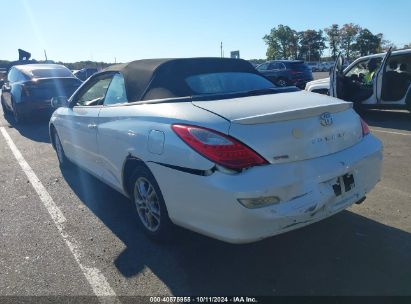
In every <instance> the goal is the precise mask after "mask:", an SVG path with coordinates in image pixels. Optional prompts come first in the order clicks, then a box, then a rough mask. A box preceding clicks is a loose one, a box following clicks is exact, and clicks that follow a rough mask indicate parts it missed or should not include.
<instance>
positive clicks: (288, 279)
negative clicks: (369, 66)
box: [0, 110, 411, 297]
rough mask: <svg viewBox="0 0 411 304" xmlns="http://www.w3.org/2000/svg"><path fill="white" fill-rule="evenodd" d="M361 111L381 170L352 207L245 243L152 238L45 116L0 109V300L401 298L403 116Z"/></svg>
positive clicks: (406, 193)
mask: <svg viewBox="0 0 411 304" xmlns="http://www.w3.org/2000/svg"><path fill="white" fill-rule="evenodd" d="M363 116H364V118H365V120H366V121H367V122H368V123H369V124H370V127H371V129H372V131H373V133H374V134H375V135H376V136H378V137H379V138H380V139H381V140H382V142H383V143H384V166H383V167H384V169H383V177H382V181H381V182H380V183H379V184H378V185H377V187H376V188H375V189H374V190H373V191H372V192H371V193H370V194H369V195H368V198H367V200H366V201H365V202H364V203H363V204H362V205H359V206H357V205H356V206H353V207H351V208H349V209H348V210H347V211H343V212H341V213H339V214H337V215H335V216H333V217H331V218H329V219H326V220H324V221H322V222H319V223H316V224H313V225H310V226H308V227H305V228H303V229H300V230H296V231H293V232H289V233H286V234H283V235H279V236H276V237H273V238H270V239H267V240H264V241H261V242H258V243H254V244H248V245H230V244H225V243H222V242H219V241H216V240H213V239H209V238H207V237H204V236H201V235H198V234H196V233H192V232H188V231H185V230H181V231H179V232H178V234H177V237H176V239H175V240H174V241H173V242H171V243H168V244H160V243H155V242H152V241H150V240H149V239H147V238H146V237H145V235H144V234H143V233H142V232H141V231H140V229H139V227H138V225H137V222H136V221H137V214H136V212H135V210H134V208H133V205H132V204H131V203H130V202H129V201H128V200H127V199H126V198H124V197H123V196H122V195H120V194H118V193H117V192H116V191H115V190H112V189H111V188H110V187H108V186H106V185H104V184H103V183H101V182H100V181H98V180H97V179H95V178H94V177H92V176H90V175H89V174H87V173H86V172H84V171H83V170H81V169H78V168H71V169H68V170H67V169H65V170H62V169H61V168H60V167H59V165H58V161H57V158H56V156H55V152H54V150H53V148H52V146H51V144H50V140H49V137H48V122H47V121H46V120H43V121H42V120H39V121H34V122H29V123H27V124H24V125H21V126H17V125H15V124H14V122H13V120H12V118H9V119H6V118H4V117H3V113H2V112H1V110H0V128H3V129H2V130H3V131H2V134H0V172H1V173H0V273H1V275H0V296H5V295H18V296H21V295H30V296H34V295H35V296H38V295H43V296H47V295H60V296H95V295H96V294H97V295H101V294H105V292H108V294H110V295H112V296H116V297H121V296H126V295H147V296H153V295H222V294H224V295H236V296H237V295H411V254H410V253H411V234H410V233H411V189H410V184H411V162H410V151H411V115H410V114H409V113H408V112H405V111H397V112H395V111H368V112H366V113H364V114H363ZM5 133H6V134H7V135H8V136H9V141H10V140H11V141H12V143H13V144H14V145H15V148H16V149H17V150H18V151H19V152H20V153H21V156H22V159H23V160H24V161H25V162H26V164H27V165H28V166H29V167H27V166H25V165H24V164H23V166H22V159H19V158H17V159H16V157H15V153H16V152H15V151H14V152H13V151H12V150H11V148H10V145H9V142H7V136H6V137H5V136H4V134H5ZM29 169H30V170H32V171H30V170H29ZM27 170H29V171H27ZM27 172H32V173H33V174H34V177H33V174H31V173H30V174H31V175H30V174H28V173H27ZM29 177H30V178H31V179H30V178H29ZM36 178H38V181H37V180H36ZM40 185H41V186H42V187H43V188H41V187H40ZM39 187H40V188H39ZM39 189H40V190H39ZM42 189H43V190H42ZM42 191H43V192H42ZM44 191H45V192H44ZM45 193H47V195H49V196H47V195H46V194H45ZM53 212H54V213H53ZM55 212H57V213H55ZM58 212H60V213H58ZM56 214H57V215H58V214H61V216H64V221H61V222H60V220H59V217H58V216H57V215H56ZM56 216H57V217H56ZM102 280H103V281H104V282H103V281H102ZM99 282H100V283H101V282H103V283H104V284H107V286H108V287H107V289H104V290H102V289H99V284H100V283H99ZM103 283H101V284H102V285H104V284H103ZM96 285H97V287H96ZM100 287H101V286H100ZM107 290H109V291H107ZM110 292H112V293H110Z"/></svg>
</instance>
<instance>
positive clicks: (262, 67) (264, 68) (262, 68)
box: [257, 63, 268, 71]
mask: <svg viewBox="0 0 411 304" xmlns="http://www.w3.org/2000/svg"><path fill="white" fill-rule="evenodd" d="M267 68H268V63H263V64H262V65H260V66H259V67H258V68H257V69H258V70H259V71H266V70H267Z"/></svg>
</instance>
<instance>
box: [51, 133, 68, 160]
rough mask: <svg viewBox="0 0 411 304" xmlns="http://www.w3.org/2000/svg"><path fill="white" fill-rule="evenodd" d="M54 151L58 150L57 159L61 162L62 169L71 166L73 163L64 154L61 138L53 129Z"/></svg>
mask: <svg viewBox="0 0 411 304" xmlns="http://www.w3.org/2000/svg"><path fill="white" fill-rule="evenodd" d="M52 136H53V139H52V140H53V143H54V149H55V150H56V154H57V159H58V161H59V164H60V167H61V168H67V167H69V166H70V165H71V162H70V161H69V160H68V158H67V156H66V154H65V153H64V149H63V146H62V145H61V141H60V137H59V136H58V134H57V131H56V130H55V129H53V131H52Z"/></svg>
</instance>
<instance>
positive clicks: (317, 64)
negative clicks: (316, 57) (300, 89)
mask: <svg viewBox="0 0 411 304" xmlns="http://www.w3.org/2000/svg"><path fill="white" fill-rule="evenodd" d="M306 64H307V65H308V66H309V67H310V68H311V71H312V72H319V71H320V70H321V63H320V62H307V63H306Z"/></svg>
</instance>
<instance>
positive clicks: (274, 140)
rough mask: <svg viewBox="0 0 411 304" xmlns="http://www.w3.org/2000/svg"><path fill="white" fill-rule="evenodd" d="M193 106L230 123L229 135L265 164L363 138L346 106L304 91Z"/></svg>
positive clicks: (308, 155) (296, 158)
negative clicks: (255, 153) (250, 150)
mask: <svg viewBox="0 0 411 304" xmlns="http://www.w3.org/2000/svg"><path fill="white" fill-rule="evenodd" d="M193 104H194V105H195V106H197V107H200V108H203V109H205V110H207V111H210V112H212V113H215V114H217V115H219V116H221V117H224V118H225V119H227V120H229V121H230V122H231V125H230V130H229V135H231V136H233V137H235V138H236V139H238V140H240V141H242V142H243V143H245V144H246V145H248V146H249V147H250V148H252V149H254V150H255V151H256V152H258V153H259V154H260V155H261V156H263V157H264V158H265V159H267V160H268V161H269V162H270V163H284V162H291V161H299V160H304V159H311V158H316V157H321V156H324V155H328V154H332V153H336V152H338V151H341V150H344V149H346V148H348V147H351V146H353V145H354V144H356V143H357V142H358V141H360V140H361V138H362V128H361V123H360V119H359V116H358V115H357V114H356V113H355V112H354V111H353V110H352V104H351V103H347V102H342V101H340V100H338V99H334V98H330V97H328V96H323V95H318V94H311V93H307V92H304V91H300V92H294V93H280V94H268V95H262V96H251V97H244V98H233V99H226V100H215V101H194V102H193Z"/></svg>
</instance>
